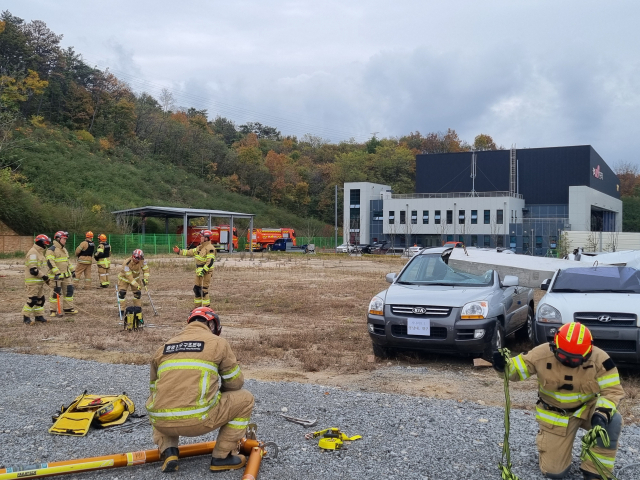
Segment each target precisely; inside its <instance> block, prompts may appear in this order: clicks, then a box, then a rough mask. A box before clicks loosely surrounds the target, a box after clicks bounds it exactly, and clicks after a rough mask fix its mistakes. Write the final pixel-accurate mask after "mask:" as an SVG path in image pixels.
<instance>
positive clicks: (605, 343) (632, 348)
mask: <svg viewBox="0 0 640 480" xmlns="http://www.w3.org/2000/svg"><path fill="white" fill-rule="evenodd" d="M593 344H594V345H595V346H596V347H598V348H601V349H603V350H604V351H606V352H631V353H635V352H636V342H634V341H633V340H599V339H597V338H595V339H594V340H593Z"/></svg>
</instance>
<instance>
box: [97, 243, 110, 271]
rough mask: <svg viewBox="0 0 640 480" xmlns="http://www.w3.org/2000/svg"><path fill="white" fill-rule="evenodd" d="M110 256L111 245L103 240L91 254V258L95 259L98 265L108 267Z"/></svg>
mask: <svg viewBox="0 0 640 480" xmlns="http://www.w3.org/2000/svg"><path fill="white" fill-rule="evenodd" d="M110 256H111V245H109V244H108V243H107V242H105V243H100V244H99V245H98V249H97V250H96V254H95V255H94V256H93V258H95V259H96V261H97V263H98V266H99V267H102V268H109V267H110V266H111V260H109V257H110Z"/></svg>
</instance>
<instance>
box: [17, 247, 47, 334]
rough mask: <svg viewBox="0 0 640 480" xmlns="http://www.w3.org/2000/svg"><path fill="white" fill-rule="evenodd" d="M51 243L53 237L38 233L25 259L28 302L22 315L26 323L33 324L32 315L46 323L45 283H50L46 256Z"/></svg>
mask: <svg viewBox="0 0 640 480" xmlns="http://www.w3.org/2000/svg"><path fill="white" fill-rule="evenodd" d="M49 245H51V239H50V238H49V237H47V236H46V235H38V236H37V237H36V240H35V242H34V244H33V247H31V250H29V251H28V252H27V257H26V259H25V267H26V268H25V270H24V284H25V286H26V288H27V303H25V304H24V307H22V316H23V321H24V323H25V325H32V324H33V323H32V321H31V315H34V316H35V319H34V320H35V321H36V322H42V323H46V321H47V319H46V318H44V316H43V313H44V284H45V282H46V283H49V276H48V275H47V261H46V259H45V257H44V253H45V252H46V249H47V247H48V246H49Z"/></svg>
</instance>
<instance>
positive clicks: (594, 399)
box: [493, 322, 624, 480]
mask: <svg viewBox="0 0 640 480" xmlns="http://www.w3.org/2000/svg"><path fill="white" fill-rule="evenodd" d="M493 365H494V368H495V369H496V370H497V371H498V372H504V369H505V368H507V369H508V372H509V378H510V379H511V380H513V381H518V380H526V379H527V378H529V377H531V376H533V375H537V377H538V385H539V387H538V397H539V399H538V402H537V406H536V419H537V421H538V425H539V431H538V436H537V438H536V444H537V446H538V452H539V464H540V470H541V471H542V473H543V474H544V475H545V476H546V477H548V478H564V477H565V476H566V475H567V474H568V473H569V470H570V469H571V449H572V447H573V440H574V438H575V436H576V433H577V432H578V429H579V428H583V429H584V430H590V429H591V428H592V427H594V426H596V425H599V426H601V427H603V428H604V429H605V430H606V431H607V433H608V434H609V440H610V442H611V443H610V445H609V446H608V447H605V446H604V445H603V443H602V441H601V440H600V439H598V442H597V444H596V446H595V447H593V448H592V452H593V454H594V455H595V457H596V458H597V459H598V460H599V461H600V462H601V463H602V465H603V466H604V467H605V469H606V471H607V472H613V467H614V462H615V459H616V451H617V449H618V438H619V437H620V432H621V431H622V416H621V415H620V413H618V403H619V402H620V400H621V399H622V398H623V397H624V390H623V389H622V386H621V385H620V377H619V375H618V369H617V368H616V365H615V363H613V360H611V359H610V358H609V355H607V353H606V352H604V351H603V350H601V349H599V348H598V347H596V346H593V345H592V337H591V332H590V331H589V329H588V328H587V327H586V326H584V325H582V324H580V323H578V322H572V323H566V324H564V325H562V327H560V328H559V329H558V332H557V333H556V335H555V338H554V340H553V341H552V342H551V343H549V344H542V345H539V346H537V347H536V348H534V349H533V350H531V351H530V352H528V353H523V354H521V355H518V356H517V357H514V358H511V359H510V360H509V364H508V365H505V361H504V357H503V356H502V355H501V354H500V353H499V352H495V353H494V355H493ZM580 470H581V471H582V474H583V476H584V479H585V480H595V479H602V478H603V477H602V476H601V475H599V474H598V473H597V472H598V470H597V469H596V467H595V465H594V464H593V462H592V461H591V459H590V458H589V457H587V458H586V459H585V460H584V461H583V462H582V464H581V465H580ZM606 478H609V476H608V475H607V477H606Z"/></svg>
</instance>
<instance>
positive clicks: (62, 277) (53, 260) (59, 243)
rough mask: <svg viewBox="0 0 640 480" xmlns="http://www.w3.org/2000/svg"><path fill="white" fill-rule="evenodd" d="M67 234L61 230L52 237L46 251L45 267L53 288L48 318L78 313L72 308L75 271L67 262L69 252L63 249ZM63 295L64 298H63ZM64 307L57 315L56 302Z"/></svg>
mask: <svg viewBox="0 0 640 480" xmlns="http://www.w3.org/2000/svg"><path fill="white" fill-rule="evenodd" d="M67 238H69V234H68V233H67V232H64V231H62V230H60V231H58V232H56V233H55V235H54V236H53V245H51V246H50V247H49V248H48V249H47V255H46V258H47V267H48V268H49V277H53V280H54V287H53V288H52V289H51V296H50V297H49V310H50V311H51V314H50V316H51V317H56V316H58V315H64V314H65V313H66V314H75V313H78V310H76V309H75V308H74V307H73V277H75V275H76V274H75V271H74V268H73V265H72V264H71V262H69V252H68V251H67V249H66V248H65V245H66V243H67ZM63 295H64V296H63ZM59 301H60V302H61V303H62V305H63V306H64V308H63V312H64V313H58V308H57V307H58V302H59Z"/></svg>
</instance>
